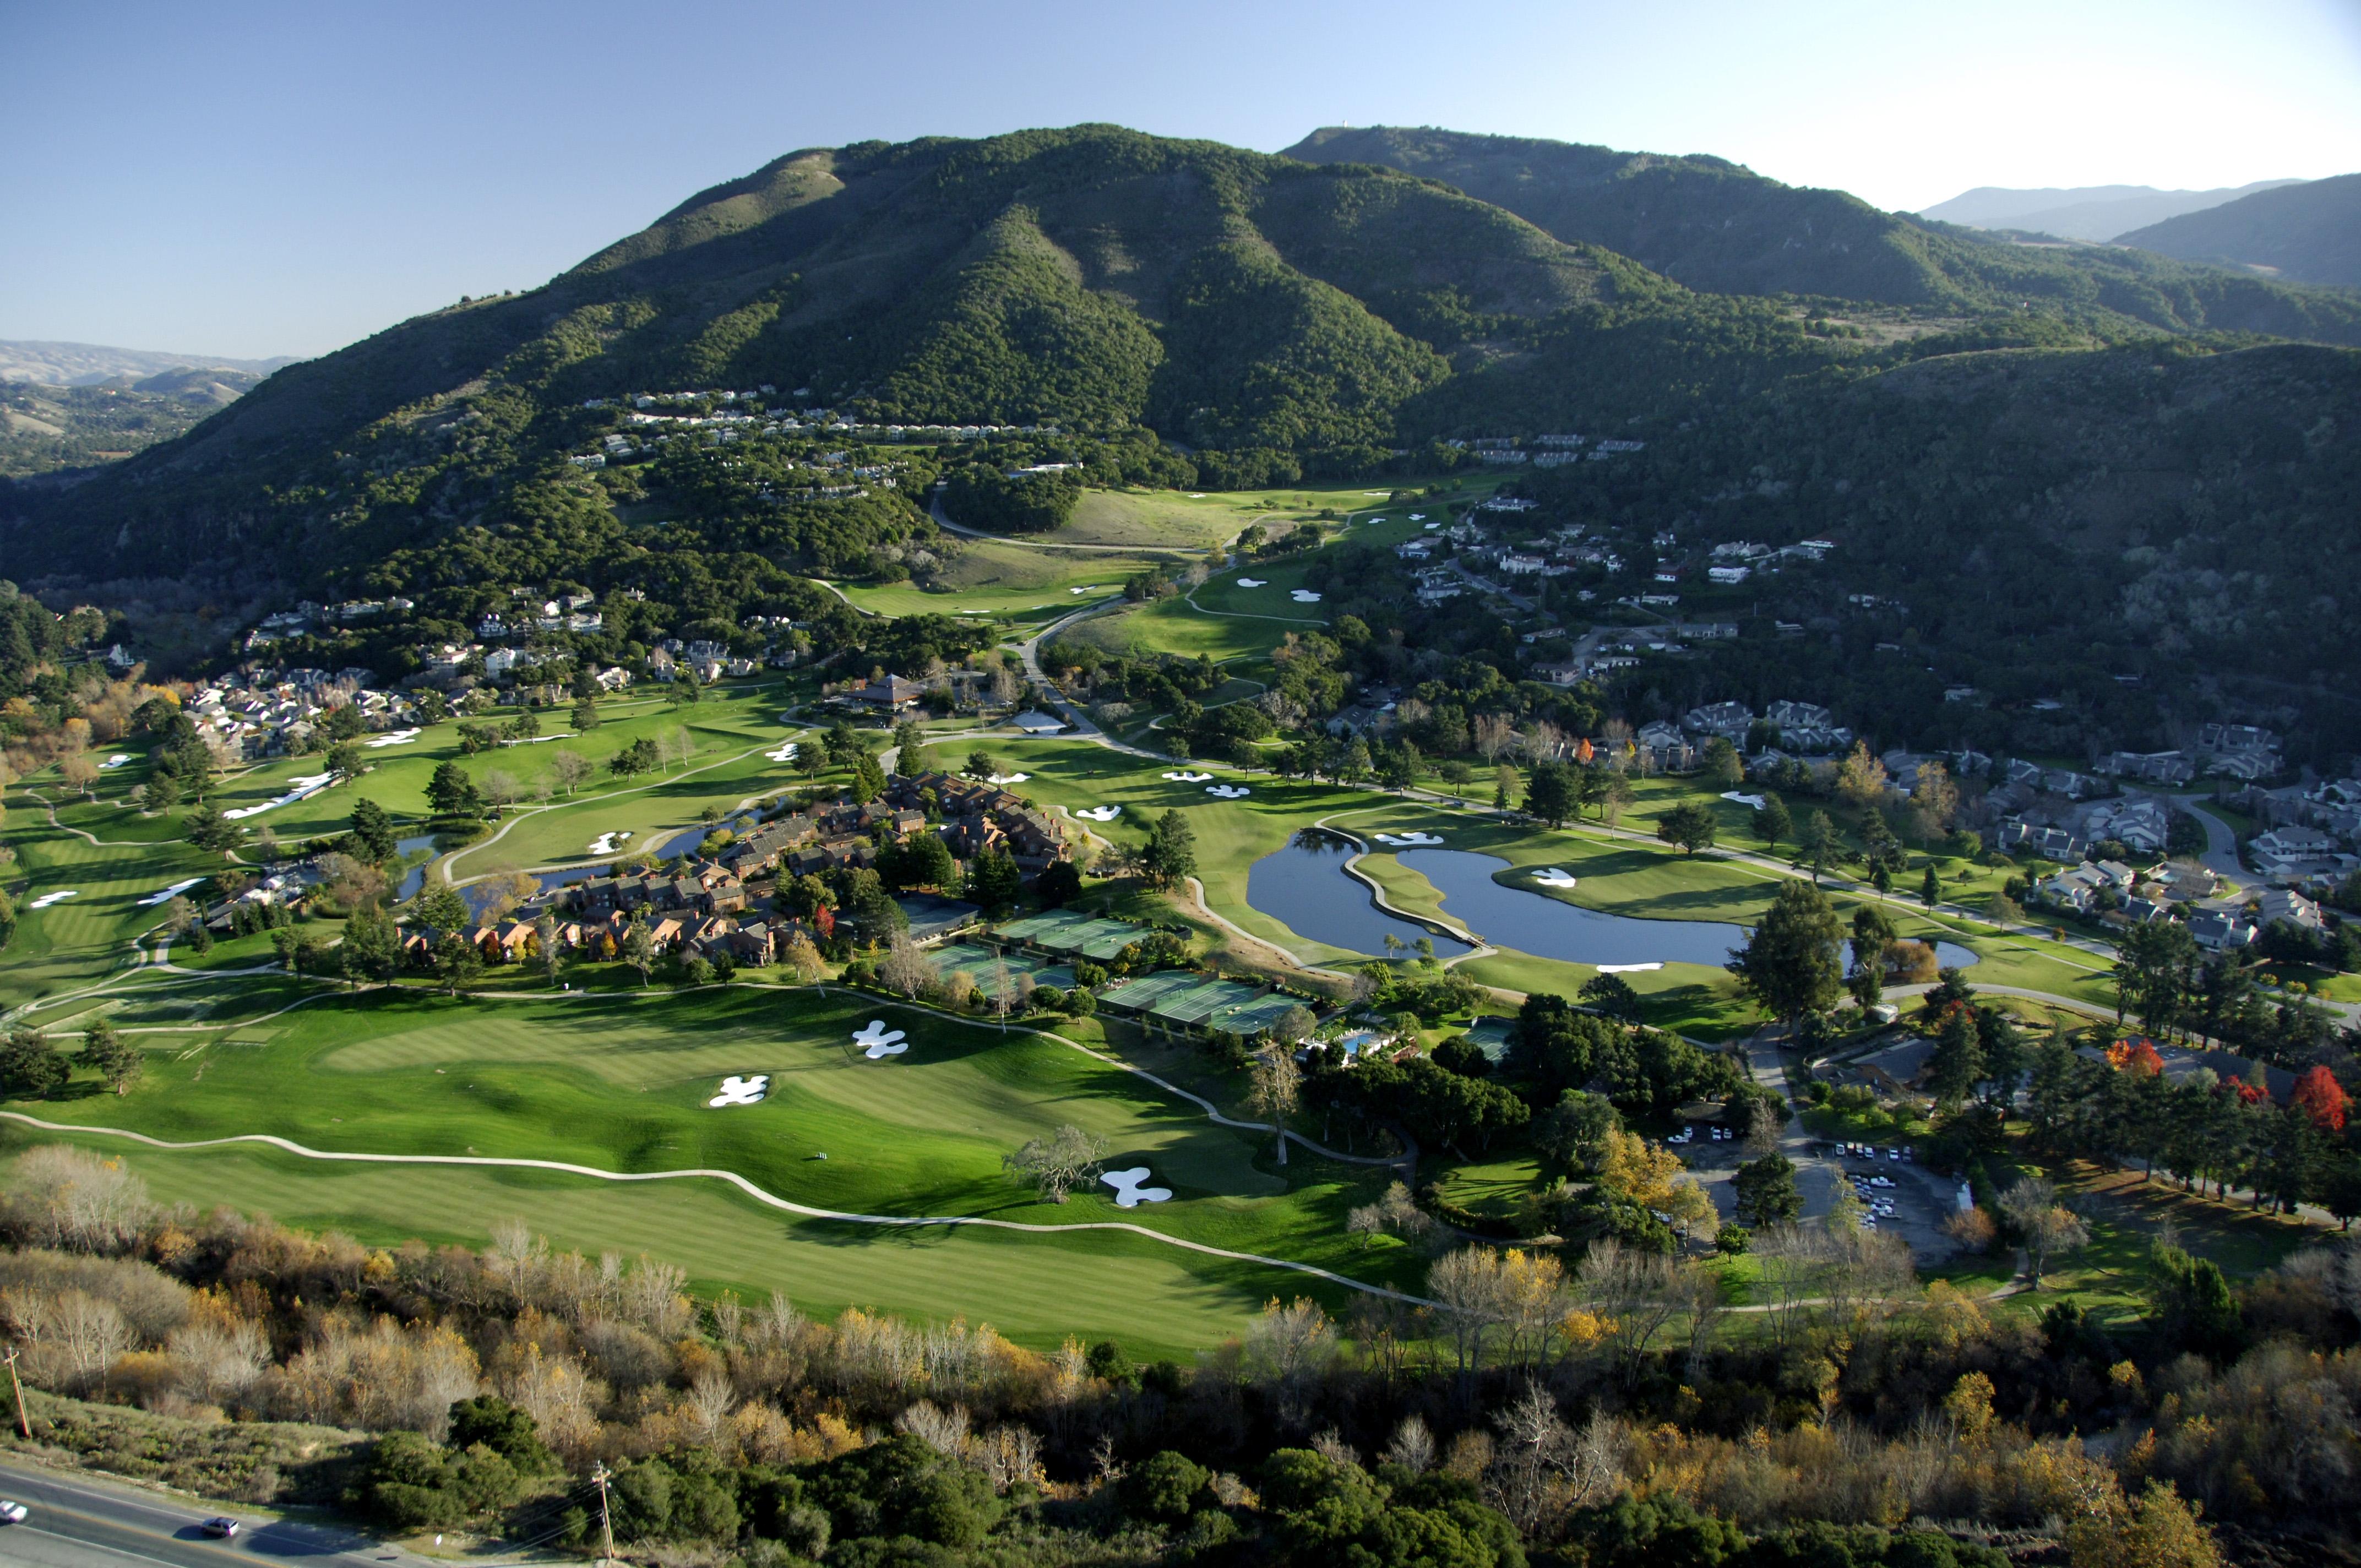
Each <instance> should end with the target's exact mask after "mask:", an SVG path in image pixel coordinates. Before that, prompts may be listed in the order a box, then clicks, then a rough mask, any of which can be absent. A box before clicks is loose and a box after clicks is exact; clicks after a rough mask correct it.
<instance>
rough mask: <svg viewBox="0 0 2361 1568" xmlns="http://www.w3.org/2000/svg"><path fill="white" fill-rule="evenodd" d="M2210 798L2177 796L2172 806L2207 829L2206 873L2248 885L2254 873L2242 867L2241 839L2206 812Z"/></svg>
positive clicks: (2224, 823) (2226, 824) (2227, 825)
mask: <svg viewBox="0 0 2361 1568" xmlns="http://www.w3.org/2000/svg"><path fill="white" fill-rule="evenodd" d="M2211 798H2212V796H2210V795H2174V796H2173V797H2172V803H2173V804H2174V805H2175V806H2179V807H2180V809H2181V810H2183V811H2186V812H2187V813H2189V815H2190V816H2191V817H2195V818H2197V820H2198V822H2199V823H2200V824H2202V826H2203V827H2204V828H2205V853H2204V854H2203V855H2202V857H2200V858H2201V859H2202V861H2204V864H2205V869H2206V870H2207V871H2210V872H2213V874H2214V875H2215V876H2225V877H2228V878H2229V879H2230V880H2231V881H2233V882H2241V883H2242V882H2245V881H2246V880H2248V878H2250V877H2251V876H2252V875H2253V874H2254V873H2252V872H2249V871H2247V870H2246V867H2244V866H2242V865H2240V864H2239V863H2238V836H2237V835H2236V834H2235V833H2233V832H2231V831H2230V825H2229V824H2228V823H2226V822H2224V821H2223V820H2222V819H2221V818H2220V817H2216V816H2214V815H2213V813H2212V812H2210V811H2208V810H2206V809H2205V804H2204V803H2205V802H2206V801H2207V800H2209V799H2211Z"/></svg>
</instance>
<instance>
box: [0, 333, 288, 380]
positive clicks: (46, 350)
mask: <svg viewBox="0 0 2361 1568" xmlns="http://www.w3.org/2000/svg"><path fill="white" fill-rule="evenodd" d="M294 363H295V358H294V356H291V355H281V356H279V357H278V358H276V359H232V358H228V357H226V356H222V355H216V354H162V353H159V352H157V351H155V350H153V349H146V348H108V347H104V346H103V345H98V344H94V343H33V342H14V343H12V342H6V341H0V381H32V382H36V383H38V384H39V385H41V386H44V387H94V386H96V385H98V384H99V383H100V382H102V381H111V380H114V379H115V378H118V377H129V378H131V379H132V380H133V381H138V380H141V379H144V378H148V377H150V376H159V375H162V374H164V373H166V372H168V371H175V370H233V371H236V372H238V373H240V374H242V375H244V376H246V377H247V378H250V379H249V380H248V382H247V385H252V383H253V381H256V380H259V379H261V378H263V377H265V376H268V375H269V374H270V373H271V372H272V371H273V370H276V369H278V368H279V367H281V366H283V365H292V364H294ZM126 384H128V383H126Z"/></svg>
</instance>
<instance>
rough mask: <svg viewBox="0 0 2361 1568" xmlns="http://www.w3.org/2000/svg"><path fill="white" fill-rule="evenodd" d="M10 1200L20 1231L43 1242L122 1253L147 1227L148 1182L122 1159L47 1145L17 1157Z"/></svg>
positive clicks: (151, 1207)
mask: <svg viewBox="0 0 2361 1568" xmlns="http://www.w3.org/2000/svg"><path fill="white" fill-rule="evenodd" d="M10 1177H11V1179H10V1180H9V1183H8V1192H7V1198H6V1202H7V1206H8V1209H9V1211H10V1217H11V1218H12V1219H13V1220H14V1222H15V1223H16V1228H17V1231H18V1234H20V1235H22V1236H23V1237H24V1239H26V1240H27V1241H29V1242H32V1243H34V1244H35V1245H40V1246H53V1247H64V1248H68V1249H70V1250H72V1251H75V1252H99V1253H112V1252H121V1251H122V1250H124V1249H125V1248H126V1247H128V1246H130V1245H133V1244H134V1243H136V1242H137V1240H138V1239H139V1237H140V1235H141V1234H142V1233H143V1232H144V1231H145V1230H146V1228H147V1225H148V1220H149V1218H150V1217H151V1216H152V1215H153V1214H154V1212H155V1205H154V1204H153V1203H151V1202H150V1201H148V1184H147V1183H146V1182H144V1181H142V1180H140V1179H139V1178H138V1177H137V1176H135V1175H133V1174H132V1173H131V1172H130V1171H129V1170H127V1169H126V1168H124V1165H123V1163H122V1162H121V1161H120V1160H113V1159H103V1158H101V1157H99V1156H97V1155H94V1154H90V1153H87V1152H85V1151H83V1150H82V1149H78V1148H75V1147H73V1146H71V1145H70V1144H44V1145H42V1146H40V1147H39V1148H35V1149H27V1150H26V1151H25V1152H24V1153H23V1154H21V1155H19V1156H17V1157H16V1164H15V1166H14V1167H13V1168H11V1172H10Z"/></svg>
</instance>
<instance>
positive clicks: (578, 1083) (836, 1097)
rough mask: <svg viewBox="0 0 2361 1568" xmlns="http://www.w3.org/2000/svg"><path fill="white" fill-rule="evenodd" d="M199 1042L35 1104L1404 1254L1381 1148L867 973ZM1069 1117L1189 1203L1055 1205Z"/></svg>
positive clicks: (340, 1003)
mask: <svg viewBox="0 0 2361 1568" xmlns="http://www.w3.org/2000/svg"><path fill="white" fill-rule="evenodd" d="M220 983H221V984H224V985H227V984H229V983H231V982H228V981H222V982H220ZM242 983H244V984H245V985H247V986H249V987H250V986H252V985H254V984H255V983H256V982H255V981H245V982H242ZM128 1011H129V1010H128V1009H126V1010H125V1011H124V1013H121V1014H117V1017H118V1021H119V1022H129V1021H131V1020H130V1018H129V1017H128V1016H127V1015H126V1014H128ZM872 1018H884V1019H886V1020H888V1022H889V1024H890V1025H891V1026H894V1027H897V1028H901V1029H903V1030H905V1031H906V1033H907V1036H908V1044H909V1046H910V1047H911V1048H910V1049H909V1051H908V1052H907V1053H906V1054H905V1055H901V1056H896V1057H891V1058H885V1059H884V1060H880V1061H871V1060H868V1059H866V1058H863V1057H862V1055H861V1054H860V1053H859V1052H857V1051H856V1050H854V1049H853V1048H852V1047H851V1044H850V1040H851V1035H852V1033H853V1031H854V1029H855V1028H857V1027H858V1026H859V1025H862V1023H864V1022H866V1021H867V1020H869V1019H872ZM1073 1027H1074V1028H1075V1029H1076V1030H1077V1031H1079V1032H1082V1033H1085V1034H1090V1033H1094V1030H1093V1026H1092V1025H1073ZM138 1037H139V1038H141V1039H142V1042H143V1043H148V1044H151V1045H155V1044H156V1040H155V1037H151V1036H138ZM193 1038H194V1037H193V1036H181V1035H175V1036H170V1037H169V1038H168V1039H165V1040H164V1041H163V1042H162V1044H161V1045H160V1046H158V1047H157V1048H153V1049H151V1051H150V1054H149V1061H148V1072H147V1075H146V1076H145V1077H144V1078H143V1079H142V1080H141V1081H140V1082H139V1083H138V1084H137V1085H135V1086H134V1088H133V1090H132V1091H131V1093H129V1094H128V1095H126V1096H122V1097H117V1096H115V1095H112V1094H108V1093H105V1092H104V1091H101V1090H100V1089H99V1086H98V1085H96V1084H95V1082H94V1081H92V1080H89V1079H88V1078H87V1076H86V1075H84V1076H82V1077H79V1078H78V1079H77V1080H76V1082H75V1083H74V1084H72V1085H71V1086H70V1087H69V1089H68V1090H67V1091H63V1093H62V1095H61V1097H60V1098H58V1099H55V1100H48V1101H39V1102H12V1103H11V1105H10V1108H11V1109H16V1110H21V1111H24V1112H26V1113H29V1114H32V1115H36V1116H38V1117H40V1118H42V1119H44V1120H47V1121H51V1122H64V1123H74V1124H83V1125H90V1126H114V1127H122V1128H126V1129H129V1130H133V1131H137V1132H140V1133H144V1134H147V1135H150V1136H153V1137H157V1138H161V1139H165V1140H168V1141H170V1142H175V1143H189V1142H201V1141H203V1140H207V1139H214V1138H222V1137H231V1136H236V1135H246V1134H256V1133H262V1134H270V1135H277V1136H280V1137H283V1138H287V1139H290V1140H291V1141H293V1142H295V1143H298V1144H301V1145H303V1146H307V1147H310V1148H315V1149H324V1150H346V1151H356V1152H368V1153H384V1154H410V1155H435V1156H445V1157H452V1156H457V1157H464V1156H471V1155H472V1156H485V1157H505V1158H529V1159H553V1160H561V1161H566V1162H568V1163H571V1164H577V1165H581V1166H586V1167H589V1168H594V1169H598V1170H609V1171H663V1170H676V1169H683V1168H712V1169H720V1170H729V1171H733V1172H736V1173H738V1174H740V1175H741V1176H743V1177H745V1178H746V1179H748V1180H750V1181H752V1182H753V1183H754V1184H755V1185H757V1186H758V1187H761V1188H762V1189H763V1190H766V1191H768V1192H771V1193H774V1194H775V1195H777V1196H780V1197H782V1198H786V1199H789V1200H791V1201H795V1202H798V1203H804V1204H809V1205H811V1206H814V1207H818V1208H823V1209H829V1210H835V1211H840V1212H851V1213H859V1214H882V1215H903V1216H908V1215H941V1216H953V1215H973V1216H988V1217H993V1218H997V1219H1007V1220H1016V1221H1019V1222H1022V1223H1028V1224H1040V1225H1071V1224H1074V1223H1081V1222H1089V1221H1104V1220H1114V1219H1122V1220H1126V1221H1128V1222H1130V1223H1135V1224H1138V1225H1141V1226H1145V1227H1147V1228H1148V1229H1151V1230H1155V1231H1159V1232H1164V1233H1167V1234H1172V1235H1175V1236H1184V1237H1187V1238H1189V1239H1191V1240H1193V1241H1197V1242H1201V1243H1204V1244H1206V1245H1213V1246H1217V1247H1224V1248H1230V1249H1233V1250H1236V1251H1242V1252H1253V1253H1260V1254H1265V1255H1272V1256H1278V1257H1283V1258H1287V1259H1290V1260H1293V1261H1299V1262H1310V1263H1316V1264H1319V1265H1321V1266H1328V1267H1334V1268H1337V1269H1339V1270H1340V1271H1349V1272H1352V1273H1354V1274H1356V1275H1360V1276H1363V1277H1378V1278H1387V1277H1390V1276H1391V1275H1392V1274H1393V1273H1394V1272H1395V1271H1396V1270H1397V1269H1398V1268H1399V1267H1400V1266H1401V1265H1402V1263H1403V1262H1404V1260H1403V1259H1400V1258H1397V1257H1394V1256H1392V1255H1390V1254H1389V1253H1386V1252H1383V1251H1379V1252H1374V1253H1369V1254H1362V1253H1356V1252H1351V1251H1349V1250H1348V1249H1347V1248H1346V1247H1345V1236H1344V1213H1345V1209H1346V1208H1348V1207H1350V1206H1351V1204H1353V1203H1355V1202H1365V1201H1368V1197H1369V1195H1370V1192H1371V1191H1372V1190H1374V1184H1375V1183H1377V1181H1378V1175H1377V1174H1375V1173H1373V1172H1372V1171H1371V1170H1369V1169H1367V1168H1355V1167H1345V1166H1340V1165H1332V1164H1329V1163H1327V1162H1324V1161H1320V1160H1316V1159H1309V1158H1305V1157H1301V1156H1299V1157H1297V1158H1296V1159H1295V1160H1294V1161H1293V1162H1291V1163H1290V1165H1289V1167H1288V1168H1286V1170H1285V1171H1284V1173H1281V1172H1280V1171H1279V1169H1278V1168H1277V1167H1275V1166H1270V1165H1268V1148H1267V1146H1266V1145H1265V1143H1264V1140H1262V1139H1261V1138H1260V1137H1259V1136H1258V1135H1255V1134H1253V1133H1252V1132H1249V1131H1241V1130H1235V1129H1229V1128H1224V1127H1220V1126H1217V1125H1215V1124H1213V1123H1212V1122H1211V1121H1210V1120H1209V1119H1208V1118H1207V1117H1206V1116H1205V1114H1204V1113H1203V1112H1202V1109H1201V1108H1200V1107H1198V1106H1196V1105H1194V1104H1191V1103H1190V1102H1187V1101H1184V1100H1181V1099H1180V1098H1179V1097H1177V1096H1174V1095H1171V1094H1170V1093H1168V1092H1167V1091H1163V1090H1160V1089H1159V1088H1157V1087H1156V1086H1155V1085H1153V1084H1151V1083H1149V1082H1148V1080H1145V1079H1142V1078H1140V1077H1138V1076H1137V1075H1135V1074H1131V1073H1127V1072H1124V1071H1122V1070H1121V1069H1118V1068H1115V1067H1114V1066H1111V1065H1109V1064H1107V1063H1105V1062H1104V1061H1100V1060H1097V1059H1094V1058H1092V1057H1091V1056H1088V1055H1086V1054H1084V1053H1083V1052H1082V1051H1078V1050H1075V1049H1073V1048H1072V1047H1069V1046H1066V1045H1062V1044H1060V1043H1059V1042H1057V1041H1054V1040H1050V1039H1048V1038H1045V1037H1042V1036H1038V1035H1035V1034H1032V1033H1029V1032H1027V1031H1025V1030H1022V1029H1015V1030H1011V1031H1009V1032H1007V1033H1005V1034H1004V1033H1002V1032H1000V1031H998V1030H996V1029H994V1028H991V1027H988V1026H985V1025H977V1024H969V1023H962V1022H957V1021H953V1020H950V1019H945V1018H940V1017H938V1016H936V1015H934V1014H928V1013H925V1012H923V1011H921V1010H915V1009H910V1008H906V1007H902V1006H899V1005H897V1004H895V1003H890V1002H886V1001H884V1000H881V999H876V998H872V997H865V996H860V995H855V994H851V993H848V992H841V991H835V990H831V992H830V993H829V995H827V996H826V997H821V996H819V995H818V994H816V993H815V992H810V991H808V990H788V989H784V988H778V987H763V988H748V987H738V988H726V989H725V988H719V987H716V988H709V989H707V990H703V991H698V992H685V993H684V992H666V991H664V990H661V989H653V990H649V991H646V992H624V993H620V994H606V995H599V996H594V997H590V998H587V999H586V998H573V999H566V998H557V997H546V996H541V997H532V998H528V999H521V1000H514V1001H500V1002H493V1001H489V1000H481V1001H475V1002H451V1001H446V1000H444V999H441V998H437V997H432V996H428V995H424V994H422V993H420V992H415V991H404V992H361V993H359V994H358V995H357V996H350V995H336V996H332V997H329V998H327V999H325V1000H322V1001H318V1002H315V1003H313V1004H311V1005H308V1006H305V1007H302V1008H300V1009H298V1010H296V1011H294V1012H291V1013H286V1014H280V1016H279V1017H277V1018H274V1019H271V1020H269V1022H268V1023H267V1024H266V1025H261V1026H259V1027H254V1028H250V1029H247V1030H230V1031H227V1032H225V1036H220V1037H216V1038H215V1039H214V1042H213V1043H211V1044H209V1045H204V1046H203V1047H202V1048H194V1049H192V1048H191V1047H192V1039H193ZM752 1073H764V1074H767V1075H769V1077H770V1080H771V1082H770V1086H769V1094H768V1097H767V1098H766V1099H764V1100H763V1102H761V1103H759V1104H754V1105H746V1106H731V1107H727V1108H723V1109H718V1110H717V1109H714V1108H711V1107H709V1106H708V1103H707V1102H708V1099H709V1098H710V1097H711V1096H712V1095H713V1094H715V1093H716V1091H718V1088H719V1083H720V1080H722V1078H723V1077H725V1076H727V1075H730V1074H752ZM1060 1124H1073V1125H1076V1126H1080V1127H1082V1128H1083V1129H1084V1130H1085V1131H1087V1132H1091V1133H1093V1134H1096V1135H1100V1136H1102V1137H1104V1139H1105V1140H1106V1143H1107V1146H1108V1150H1109V1156H1108V1157H1109V1161H1110V1163H1111V1164H1112V1165H1115V1166H1118V1167H1120V1166H1127V1165H1147V1166H1148V1167H1149V1168H1150V1169H1151V1171H1152V1172H1153V1173H1154V1179H1155V1181H1156V1182H1157V1184H1159V1185H1162V1186H1167V1187H1170V1189H1172V1190H1173V1191H1174V1193H1175V1198H1174V1200H1173V1201H1171V1202H1170V1203H1164V1204H1158V1205H1152V1206H1143V1207H1141V1208H1139V1209H1137V1210H1133V1211H1128V1212H1126V1211H1121V1210H1118V1209H1117V1208H1116V1207H1115V1204H1114V1202H1113V1201H1112V1199H1111V1197H1109V1196H1107V1195H1106V1194H1105V1192H1104V1189H1098V1190H1091V1191H1086V1192H1078V1193H1077V1194H1076V1195H1075V1197H1074V1198H1073V1199H1072V1201H1070V1202H1068V1203H1065V1204H1062V1205H1056V1204H1049V1203H1045V1202H1042V1201H1038V1200H1037V1199H1036V1197H1035V1196H1034V1194H1033V1193H1032V1191H1031V1190H1030V1189H1029V1188H1026V1187H1023V1186H1020V1185H1018V1184H1017V1183H1016V1182H1015V1181H1013V1180H1012V1179H1011V1178H1010V1177H1009V1176H1008V1175H1007V1173H1006V1172H1005V1170H1004V1169H1003V1168H1002V1165H1001V1161H1002V1157H1004V1156H1005V1155H1006V1154H1008V1153H1010V1152H1011V1151H1012V1150H1014V1149H1015V1148H1016V1146H1018V1145H1019V1144H1021V1143H1023V1142H1024V1141H1025V1140H1026V1139H1027V1138H1030V1137H1034V1136H1038V1135H1046V1134H1048V1133H1050V1132H1052V1131H1053V1130H1054V1129H1055V1128H1057V1127H1058V1126H1059V1125H1060ZM320 1169H321V1170H322V1171H323V1172H326V1171H329V1170H331V1169H333V1168H331V1167H326V1166H322V1167H320ZM412 1223H416V1222H415V1221H413V1222H412ZM481 1223H488V1220H487V1219H486V1218H485V1217H484V1216H481V1215H477V1216H475V1217H473V1218H472V1219H471V1220H470V1221H469V1222H467V1223H462V1224H459V1225H456V1226H455V1228H460V1229H466V1228H469V1227H470V1226H474V1225H480V1224H481ZM1085 1250H1088V1249H1087V1248H1086V1249H1085ZM684 1261H686V1260H684ZM1372 1271H1374V1272H1372ZM1265 1272H1266V1273H1268V1272H1269V1271H1268V1270H1265ZM1267 1288H1271V1289H1276V1288H1279V1286H1278V1285H1277V1284H1268V1287H1267Z"/></svg>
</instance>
